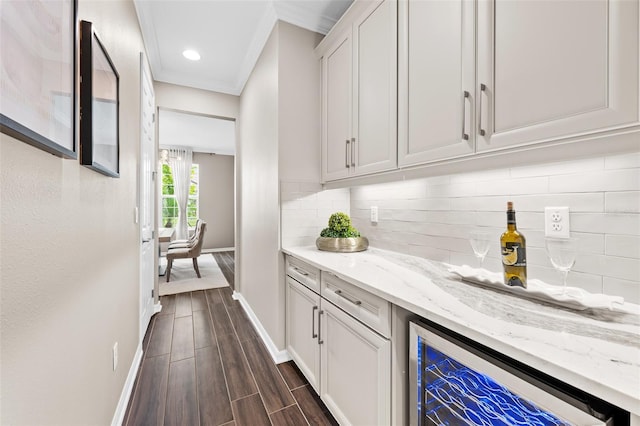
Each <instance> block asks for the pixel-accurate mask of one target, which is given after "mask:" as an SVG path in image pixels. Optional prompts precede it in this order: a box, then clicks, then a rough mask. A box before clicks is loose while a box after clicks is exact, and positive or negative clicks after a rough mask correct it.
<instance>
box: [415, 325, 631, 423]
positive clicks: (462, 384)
mask: <svg viewBox="0 0 640 426" xmlns="http://www.w3.org/2000/svg"><path fill="white" fill-rule="evenodd" d="M409 334H410V345H411V346H410V348H409V367H410V382H409V383H410V395H411V398H410V403H411V405H410V419H411V424H412V425H419V426H423V425H452V426H458V425H510V426H512V425H527V426H529V425H540V426H542V425H574V426H587V425H588V426H592V425H593V426H595V425H614V424H615V425H616V426H620V425H624V424H627V425H628V423H629V417H628V413H626V414H625V413H624V412H621V411H620V410H619V409H617V408H616V407H613V406H611V405H609V404H606V403H604V402H603V401H601V400H599V399H597V398H595V397H593V396H591V395H588V394H586V393H584V392H581V391H580V390H578V389H575V388H573V387H571V386H569V385H567V384H564V383H562V382H559V381H557V380H555V379H553V378H551V377H549V376H546V375H544V374H542V373H540V372H537V371H536V370H533V369H531V368H529V367H527V366H525V365H523V364H521V363H519V362H517V361H515V360H512V359H509V358H507V357H505V356H503V355H501V354H499V353H497V352H495V351H493V350H491V349H489V348H487V347H485V346H482V345H480V344H478V343H477V342H473V341H471V340H469V339H466V338H465V337H463V336H460V335H457V334H455V333H453V332H451V331H450V330H447V329H444V328H442V327H441V326H438V325H437V324H434V323H431V322H428V321H426V320H425V321H424V322H423V321H421V322H410V324H409Z"/></svg>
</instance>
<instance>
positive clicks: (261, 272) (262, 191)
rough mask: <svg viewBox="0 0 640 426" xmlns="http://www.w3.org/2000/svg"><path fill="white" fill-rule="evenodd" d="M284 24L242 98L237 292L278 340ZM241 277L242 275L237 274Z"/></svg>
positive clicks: (270, 41)
mask: <svg viewBox="0 0 640 426" xmlns="http://www.w3.org/2000/svg"><path fill="white" fill-rule="evenodd" d="M277 55H278V27H277V26H276V27H274V29H273V31H272V32H271V35H270V36H269V39H268V40H267V43H266V44H265V46H264V49H263V51H262V54H261V55H260V57H259V58H258V62H257V63H256V65H255V68H254V69H253V72H252V73H251V76H250V77H249V80H248V81H247V84H246V85H245V87H244V90H243V91H242V95H241V97H240V120H239V122H238V124H239V129H240V131H239V133H240V135H239V140H240V143H239V146H238V151H237V154H236V155H237V161H238V162H239V163H240V165H241V166H240V185H239V187H238V196H239V197H240V203H241V209H240V212H239V213H240V214H239V217H238V220H239V228H240V229H241V230H242V231H241V234H240V235H239V236H238V238H239V245H238V247H237V253H238V252H239V258H238V259H236V269H239V270H240V278H239V281H238V280H237V281H236V283H237V286H236V290H238V291H239V292H240V293H242V295H243V297H244V298H245V299H246V300H247V302H248V303H249V305H250V306H251V309H253V311H254V312H255V314H256V315H257V317H258V319H259V320H260V322H261V323H262V326H263V327H264V328H265V329H266V331H267V332H268V333H269V335H270V337H271V339H272V340H273V341H274V342H281V341H282V340H283V339H282V334H283V333H282V330H280V328H281V327H280V324H279V315H280V313H279V312H278V310H279V309H281V307H282V303H281V300H280V294H279V291H278V287H279V286H278V234H279V228H278V223H279V206H278V56H277ZM236 279H237V277H236Z"/></svg>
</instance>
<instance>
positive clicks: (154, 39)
mask: <svg viewBox="0 0 640 426" xmlns="http://www.w3.org/2000/svg"><path fill="white" fill-rule="evenodd" d="M133 6H134V8H135V10H136V15H137V17H138V25H139V26H140V32H141V33H142V41H143V44H144V47H145V49H146V51H147V52H146V55H147V58H148V61H149V65H150V67H151V74H152V75H153V77H154V80H155V78H156V77H157V76H156V75H154V71H156V74H159V73H160V72H161V70H162V61H161V58H160V46H159V45H158V36H157V34H156V32H155V25H154V23H153V12H152V11H151V8H150V5H149V4H148V3H147V2H144V1H142V0H134V1H133Z"/></svg>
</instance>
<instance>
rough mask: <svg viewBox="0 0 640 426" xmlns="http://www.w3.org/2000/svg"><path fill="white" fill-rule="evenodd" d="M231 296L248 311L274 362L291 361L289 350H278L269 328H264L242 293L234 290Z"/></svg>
mask: <svg viewBox="0 0 640 426" xmlns="http://www.w3.org/2000/svg"><path fill="white" fill-rule="evenodd" d="M231 297H233V299H234V300H237V301H238V302H240V305H241V306H242V308H243V309H244V311H245V312H246V313H247V316H248V317H249V320H250V321H251V323H252V324H253V327H254V328H255V329H256V332H257V333H258V335H259V336H260V338H261V339H262V341H263V342H264V344H265V346H266V347H267V350H268V351H269V354H270V355H271V358H272V359H273V362H275V363H276V364H280V363H283V362H287V361H291V356H290V355H289V352H287V350H286V349H284V350H281V351H280V350H278V348H277V347H276V345H275V343H273V340H271V337H269V333H267V330H265V329H264V327H263V326H262V323H261V322H260V320H259V319H258V317H257V316H256V314H255V313H254V312H253V309H251V306H249V303H248V302H247V301H246V299H245V298H244V297H243V296H242V294H240V293H238V292H237V291H235V290H234V291H233V295H232V296H231Z"/></svg>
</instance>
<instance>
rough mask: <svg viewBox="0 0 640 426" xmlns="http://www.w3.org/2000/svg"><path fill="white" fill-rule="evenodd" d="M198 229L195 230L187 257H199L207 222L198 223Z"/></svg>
mask: <svg viewBox="0 0 640 426" xmlns="http://www.w3.org/2000/svg"><path fill="white" fill-rule="evenodd" d="M198 225H199V228H196V233H195V234H194V235H195V240H194V243H193V246H192V247H191V248H189V257H198V256H200V251H201V250H202V242H203V241H204V233H205V231H206V230H207V222H205V221H204V220H201V221H200V222H198Z"/></svg>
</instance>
